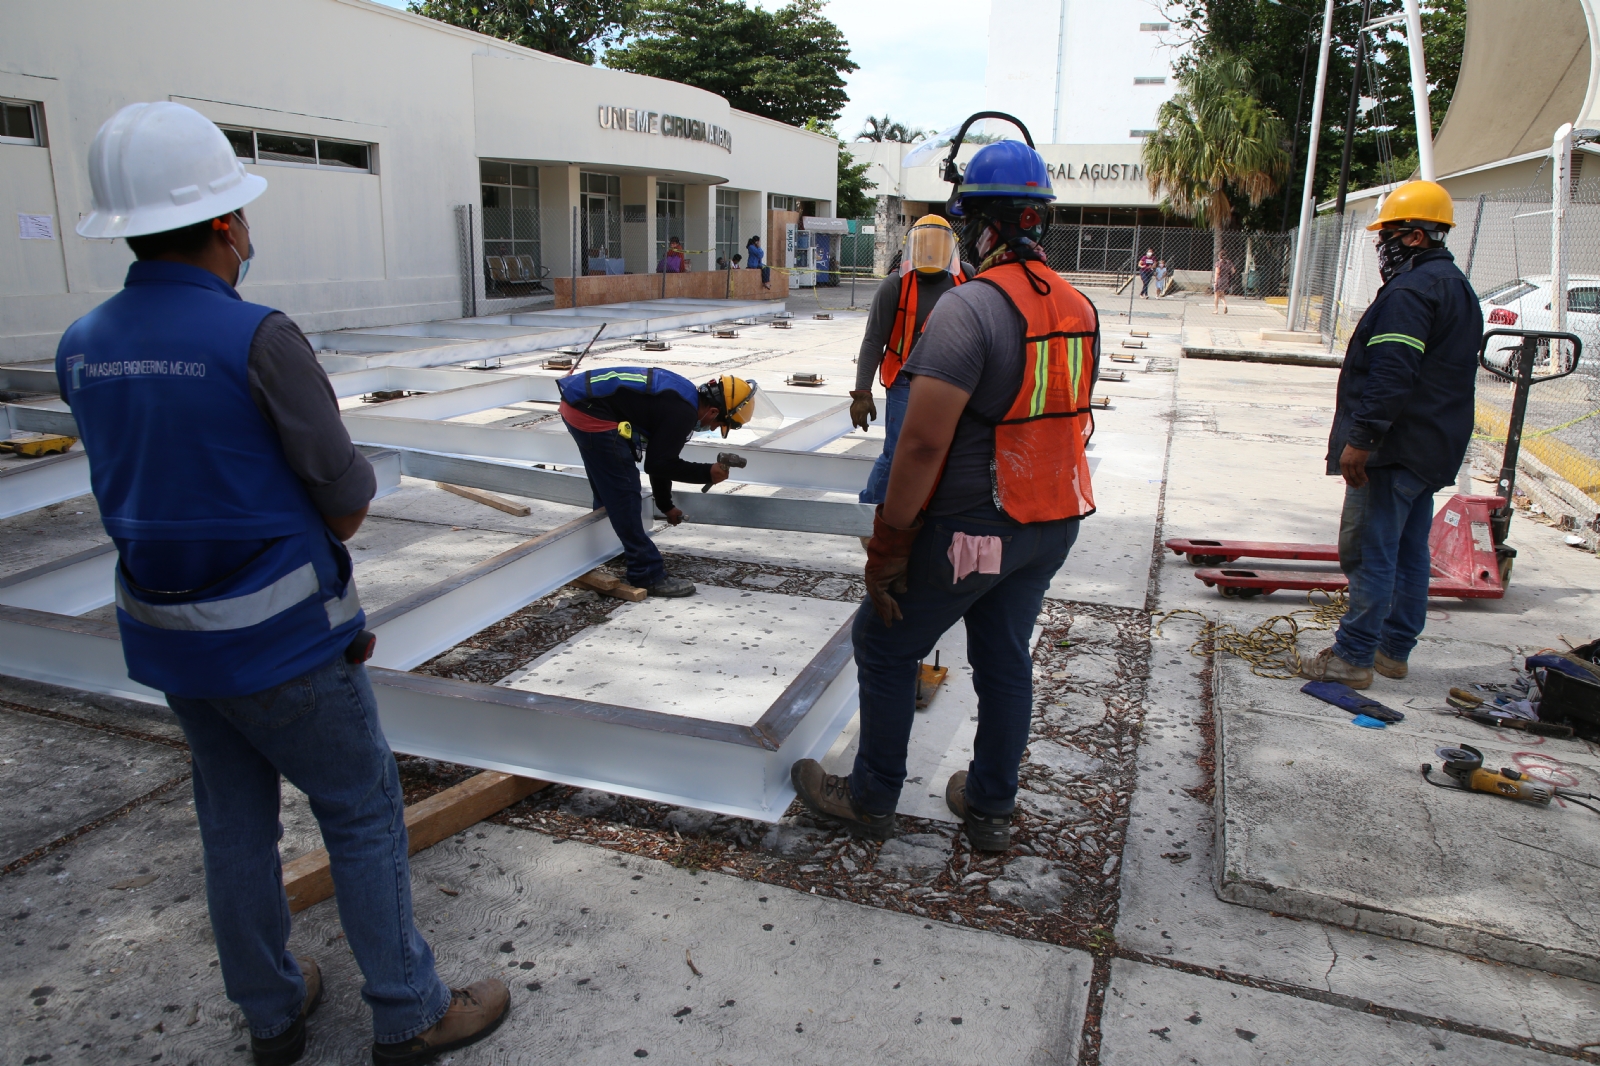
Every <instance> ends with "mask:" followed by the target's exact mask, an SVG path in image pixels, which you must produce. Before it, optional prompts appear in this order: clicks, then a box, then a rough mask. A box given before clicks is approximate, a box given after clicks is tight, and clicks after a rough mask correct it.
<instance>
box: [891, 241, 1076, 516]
mask: <svg viewBox="0 0 1600 1066" xmlns="http://www.w3.org/2000/svg"><path fill="white" fill-rule="evenodd" d="M1034 269H1038V268H1037V267H1035V268H1034ZM1024 336H1025V333H1024V327H1023V322H1022V316H1021V315H1020V314H1018V313H1017V311H1016V310H1014V309H1013V308H1012V306H1011V301H1010V300H1008V299H1007V298H1006V296H1005V294H1004V293H1002V292H1001V291H1000V290H999V288H997V287H996V286H994V285H990V284H987V283H985V282H983V281H982V279H981V278H979V279H977V280H975V281H973V282H969V283H968V284H966V285H961V286H957V287H956V288H955V289H952V290H951V291H950V292H948V293H946V294H945V295H944V298H943V299H941V300H940V301H939V305H938V306H937V307H935V308H934V309H933V313H932V314H931V315H929V316H928V325H927V327H926V328H925V329H924V330H923V333H922V339H921V340H920V341H919V342H918V343H917V346H916V348H915V349H913V350H912V352H911V358H910V359H909V360H907V362H906V371H907V372H908V373H910V374H912V375H923V374H926V375H927V376H928V377H932V378H938V379H939V380H940V381H946V382H949V383H950V384H952V385H954V386H956V387H957V388H959V389H962V390H963V391H965V392H970V393H971V394H972V398H971V399H970V400H968V401H967V411H968V412H969V414H971V413H976V414H978V415H980V416H982V418H985V419H989V420H990V421H998V420H999V419H1001V418H1003V417H1005V413H1006V412H1007V411H1008V410H1010V409H1011V403H1012V401H1013V400H1015V399H1016V397H1017V391H1018V390H1019V389H1021V388H1022V365H1023V351H1022V340H1023V337H1024ZM1099 350H1100V345H1099V341H1098V339H1097V340H1096V342H1095V351H1096V352H1098V351H1099ZM1099 371H1100V367H1099V363H1098V361H1096V364H1095V371H1094V373H1095V376H1096V377H1098V376H1099ZM993 461H994V428H993V427H992V426H990V425H987V424H985V423H984V422H982V421H980V420H979V419H977V418H972V417H967V416H963V417H962V419H961V421H960V422H958V423H957V424H956V435H955V439H954V440H952V441H951V442H950V455H949V458H948V460H947V461H946V462H945V468H944V477H943V478H941V479H940V481H939V488H938V489H937V490H936V491H935V492H934V494H933V500H932V501H931V502H930V503H929V504H928V514H930V515H947V514H959V513H960V512H962V511H967V510H971V509H972V508H974V507H977V506H980V505H981V504H984V503H991V502H993V500H994V479H993V475H992V474H991V472H990V469H989V468H990V466H991V464H992V463H993Z"/></svg>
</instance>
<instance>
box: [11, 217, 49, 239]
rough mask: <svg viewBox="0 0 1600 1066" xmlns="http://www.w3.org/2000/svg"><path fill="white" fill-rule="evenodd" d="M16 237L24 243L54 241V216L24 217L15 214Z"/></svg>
mask: <svg viewBox="0 0 1600 1066" xmlns="http://www.w3.org/2000/svg"><path fill="white" fill-rule="evenodd" d="M17 236H18V237H20V238H21V239H23V240H25V241H53V240H55V239H56V219H55V216H54V215H24V214H23V213H21V212H20V211H19V212H17Z"/></svg>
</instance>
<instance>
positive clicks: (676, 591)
mask: <svg viewBox="0 0 1600 1066" xmlns="http://www.w3.org/2000/svg"><path fill="white" fill-rule="evenodd" d="M645 591H646V592H648V593H649V594H650V595H652V596H663V597H678V596H693V595H694V582H693V581H690V580H689V579H688V578H686V577H673V576H671V575H670V574H669V575H668V576H666V577H664V578H662V579H661V580H660V581H657V582H656V583H655V584H654V585H646V586H645Z"/></svg>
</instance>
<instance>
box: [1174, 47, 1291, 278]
mask: <svg viewBox="0 0 1600 1066" xmlns="http://www.w3.org/2000/svg"><path fill="white" fill-rule="evenodd" d="M1178 85H1179V90H1178V92H1177V93H1176V94H1175V95H1174V96H1173V97H1172V99H1170V100H1168V101H1167V102H1166V103H1164V104H1162V105H1161V110H1160V111H1158V112H1157V113H1156V132H1155V133H1154V134H1153V135H1151V136H1150V137H1149V138H1148V139H1147V140H1146V141H1145V142H1144V152H1143V157H1144V168H1145V176H1146V177H1147V178H1148V179H1149V181H1150V191H1151V192H1152V193H1155V194H1158V195H1160V196H1161V197H1162V204H1161V206H1162V208H1163V209H1164V210H1167V211H1171V212H1172V213H1174V214H1179V215H1188V216H1190V217H1191V218H1193V219H1194V220H1195V221H1196V222H1198V223H1200V224H1201V225H1203V226H1206V227H1209V228H1210V229H1211V231H1212V233H1213V242H1212V243H1213V248H1212V251H1213V255H1212V261H1213V262H1215V261H1216V260H1217V259H1220V258H1221V257H1222V231H1223V229H1224V228H1226V226H1227V225H1228V223H1229V222H1230V221H1231V220H1232V218H1233V199H1232V197H1238V196H1239V195H1241V194H1242V195H1243V196H1244V197H1245V198H1246V199H1248V200H1249V202H1250V206H1252V207H1254V206H1256V205H1257V204H1259V203H1261V201H1262V200H1263V199H1265V198H1266V197H1268V196H1270V195H1272V193H1273V192H1274V191H1276V189H1277V188H1278V183H1279V182H1280V181H1282V180H1283V179H1284V177H1286V176H1287V174H1288V172H1289V156H1288V153H1287V152H1285V151H1284V150H1283V135H1284V133H1283V120H1282V119H1280V118H1279V117H1278V115H1277V112H1275V111H1273V110H1272V109H1271V108H1270V107H1268V106H1266V105H1265V104H1263V103H1262V102H1261V99H1260V97H1258V96H1257V95H1256V91H1255V84H1254V78H1253V72H1252V71H1251V69H1250V63H1249V61H1248V60H1246V59H1244V58H1242V57H1240V56H1236V55H1233V54H1231V53H1226V52H1221V53H1217V54H1214V55H1210V56H1206V57H1204V58H1202V59H1201V60H1199V61H1198V62H1197V63H1196V64H1195V65H1194V66H1193V67H1191V68H1190V69H1189V70H1187V71H1185V72H1184V73H1183V74H1180V75H1179V76H1178Z"/></svg>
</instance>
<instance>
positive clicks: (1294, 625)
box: [1150, 589, 1350, 681]
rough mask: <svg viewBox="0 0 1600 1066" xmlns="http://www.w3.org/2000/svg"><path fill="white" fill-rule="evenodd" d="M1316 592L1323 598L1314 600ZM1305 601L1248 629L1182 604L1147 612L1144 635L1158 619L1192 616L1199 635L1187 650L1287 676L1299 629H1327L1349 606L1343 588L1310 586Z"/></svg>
mask: <svg viewBox="0 0 1600 1066" xmlns="http://www.w3.org/2000/svg"><path fill="white" fill-rule="evenodd" d="M1318 596H1322V597H1324V600H1323V601H1322V602H1320V603H1319V602H1318V601H1317V599H1316V597H1318ZM1306 602H1307V603H1308V604H1309V605H1310V606H1308V607H1304V608H1301V609H1300V610H1298V611H1290V612H1289V613H1287V614H1275V615H1273V616H1272V617H1271V618H1268V619H1266V620H1265V621H1263V622H1261V623H1260V624H1259V625H1257V626H1256V627H1255V628H1254V629H1251V630H1248V631H1242V630H1240V629H1239V628H1238V627H1237V626H1235V625H1233V624H1232V623H1230V622H1222V621H1217V620H1213V619H1212V618H1209V617H1208V616H1207V615H1205V614H1204V613H1203V612H1201V611H1196V610H1193V609H1191V608H1187V607H1182V608H1178V609H1176V610H1171V611H1159V612H1157V613H1156V614H1153V615H1151V616H1150V622H1151V629H1150V635H1151V637H1152V638H1153V637H1159V636H1160V635H1161V626H1162V624H1163V623H1164V622H1167V621H1170V620H1171V619H1173V618H1176V617H1178V616H1179V615H1194V616H1195V617H1196V618H1198V619H1200V636H1199V638H1198V639H1197V640H1196V641H1195V642H1194V643H1193V644H1191V645H1189V653H1190V654H1191V655H1197V656H1201V657H1204V656H1206V655H1208V654H1210V653H1211V651H1212V650H1216V651H1220V652H1226V653H1227V654H1229V655H1232V656H1234V657H1235V658H1238V659H1243V660H1244V661H1245V662H1247V663H1249V664H1250V672H1251V673H1252V674H1255V675H1256V676H1257V677H1268V678H1275V679H1277V680H1280V681H1287V680H1289V679H1290V678H1294V677H1298V676H1300V666H1301V660H1300V641H1299V637H1300V634H1301V633H1309V632H1315V631H1317V630H1329V629H1333V628H1334V627H1335V626H1337V625H1338V624H1339V619H1340V618H1342V617H1344V613H1345V611H1346V609H1348V608H1349V606H1350V598H1349V596H1348V595H1347V594H1346V593H1344V592H1322V591H1320V590H1315V589H1313V590H1312V591H1310V592H1308V593H1306Z"/></svg>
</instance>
